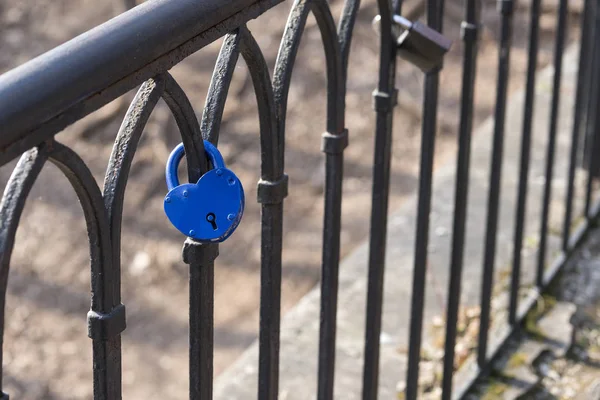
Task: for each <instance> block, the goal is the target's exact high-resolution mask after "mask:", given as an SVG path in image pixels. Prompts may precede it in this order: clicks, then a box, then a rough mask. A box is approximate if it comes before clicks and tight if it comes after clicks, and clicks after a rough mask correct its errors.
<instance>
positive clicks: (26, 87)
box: [0, 0, 283, 165]
mask: <svg viewBox="0 0 600 400" xmlns="http://www.w3.org/2000/svg"><path fill="white" fill-rule="evenodd" d="M282 1H283V0H150V1H147V2H145V3H143V4H141V5H139V6H137V7H135V8H133V9H131V10H129V11H127V12H125V13H123V14H121V15H119V16H117V17H115V18H113V19H111V20H109V21H108V22H106V23H104V24H102V25H99V26H98V27H96V28H94V29H92V30H90V31H88V32H86V33H84V34H82V35H80V36H78V37H76V38H74V39H72V40H70V41H68V42H66V43H64V44H63V45H61V46H59V47H57V48H55V49H53V50H51V51H49V52H47V53H45V54H42V55H41V56H39V57H37V58H34V59H33V60H31V61H29V62H27V63H25V64H23V65H21V66H20V67H17V68H15V69H13V70H11V71H9V72H7V73H5V74H3V75H0V165H2V164H5V163H6V162H7V161H9V160H10V159H12V158H15V157H17V156H18V155H19V154H20V153H21V152H23V151H25V150H27V148H30V147H32V146H35V145H37V144H38V143H40V142H41V141H43V140H45V139H47V138H49V137H51V136H52V135H54V134H56V133H57V132H58V131H60V130H61V129H63V128H64V127H66V126H67V125H69V124H71V123H73V122H75V121H76V120H78V119H80V118H82V117H83V116H85V115H87V114H89V113H91V112H92V111H94V110H97V109H98V108H100V107H102V106H103V105H105V104H107V103H108V102H110V101H112V100H114V99H115V98H117V97H118V96H120V95H122V94H124V93H125V92H127V91H128V90H131V89H132V88H134V87H135V86H136V85H138V84H140V83H141V82H143V81H144V80H146V79H149V78H151V77H153V76H154V75H155V74H157V73H158V72H161V71H164V70H166V69H168V68H171V67H172V66H173V65H175V64H176V63H178V62H179V61H181V60H182V59H183V58H185V57H187V56H188V55H190V54H191V53H193V52H194V51H197V50H198V49H200V48H202V47H204V46H206V45H207V44H209V43H210V42H212V41H214V40H216V39H218V38H219V37H221V36H223V35H224V34H226V33H227V32H228V31H231V30H233V29H235V28H237V27H238V26H240V25H242V24H243V23H245V22H247V21H248V20H250V19H253V18H256V17H257V16H258V15H260V14H261V13H262V12H264V11H265V10H267V9H269V8H271V7H272V6H273V5H275V4H277V3H280V2H282ZM52 120H56V121H53V122H54V123H50V122H51V121H52ZM45 124H48V125H50V126H47V127H44V126H43V125H45Z"/></svg>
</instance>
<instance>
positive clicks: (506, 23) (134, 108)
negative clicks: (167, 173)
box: [0, 0, 600, 400]
mask: <svg viewBox="0 0 600 400" xmlns="http://www.w3.org/2000/svg"><path fill="white" fill-rule="evenodd" d="M281 1H282V0H231V1H227V2H223V1H222V0H201V1H188V0H150V1H148V2H146V3H144V4H142V5H140V6H137V7H136V8H134V9H132V10H130V11H128V12H126V13H124V14H122V15H120V16H118V17H116V18H114V19H113V20H111V21H109V22H107V23H105V24H103V25H101V26H100V27H98V28H95V29H93V30H91V31H89V32H87V33H85V34H83V35H81V36H79V37H77V38H75V39H73V40H71V41H69V42H68V43H66V44H64V45H62V46H60V47H58V48H56V49H54V50H52V51H50V52H48V53H46V54H44V55H42V56H40V57H38V58H36V59H34V60H32V61H30V62H28V63H26V64H24V65H22V66H20V67H18V68H16V69H14V70H12V71H10V72H8V73H6V74H4V75H2V76H0V129H1V132H2V134H1V135H0V162H1V164H2V165H5V164H6V163H8V162H9V161H11V160H13V159H15V158H16V157H19V156H20V157H21V159H20V161H19V163H18V165H17V167H16V168H15V170H14V172H13V174H12V177H11V179H10V181H9V183H8V185H7V187H6V189H5V192H4V197H3V199H2V204H1V208H0V221H1V226H0V293H1V294H2V295H1V296H0V310H1V312H2V316H1V318H0V323H1V324H2V325H1V326H0V329H2V330H3V329H4V323H5V321H4V308H5V307H4V306H5V297H6V288H7V283H8V282H7V281H8V272H9V266H10V257H11V252H12V249H13V245H14V239H15V235H16V231H17V228H18V225H19V218H20V216H21V213H22V211H23V208H24V205H25V201H26V199H27V196H28V194H29V192H30V189H31V187H32V185H33V184H34V182H35V180H36V178H37V177H38V175H39V173H40V171H41V170H42V168H43V167H44V165H45V163H46V162H47V161H50V162H51V163H53V164H55V165H56V166H57V167H58V168H59V169H60V170H61V171H62V172H63V173H64V174H65V176H66V177H67V178H68V179H69V181H70V183H71V185H72V186H73V188H74V190H75V191H76V193H77V195H78V197H79V200H80V202H81V205H82V208H83V211H84V213H85V218H86V223H87V228H88V234H89V244H90V254H91V288H92V299H91V310H90V312H89V314H88V331H89V336H90V338H91V339H92V346H93V371H94V398H95V399H118V398H121V338H120V334H121V332H122V331H123V330H124V329H125V325H126V324H125V306H124V305H123V304H121V292H120V273H121V272H120V248H121V243H120V240H121V238H120V231H121V218H122V209H123V201H124V193H125V187H126V185H127V181H128V173H129V170H130V167H131V164H132V160H133V158H134V155H135V152H136V147H137V145H138V142H139V140H140V136H141V134H142V131H143V128H144V125H145V124H146V122H147V121H148V118H149V116H150V114H151V112H152V110H153V108H154V107H155V105H156V104H157V102H158V100H159V99H161V98H162V99H163V100H164V101H165V102H166V103H167V104H168V106H169V108H170V109H171V111H172V113H173V115H174V117H175V120H176V122H177V125H178V127H179V130H180V134H181V138H182V141H183V144H184V146H185V150H186V154H187V162H188V175H189V180H190V181H197V180H198V179H199V177H200V176H201V175H202V174H203V173H204V172H205V171H206V170H207V168H208V163H207V161H206V159H205V157H204V147H203V139H207V140H209V141H211V142H212V143H214V144H217V143H218V139H219V127H220V121H221V117H222V112H223V108H224V104H225V99H226V97H227V93H228V89H229V84H230V82H231V79H232V76H233V72H234V67H235V65H236V62H237V60H238V58H239V56H240V55H241V56H242V57H243V58H244V60H245V61H246V64H247V66H248V69H249V72H250V75H251V77H252V82H253V84H254V88H255V92H256V98H257V102H258V109H259V116H260V145H261V171H260V176H261V179H260V181H259V183H258V201H259V202H260V203H261V204H262V242H261V243H262V244H261V293H260V296H261V305H260V332H259V344H260V361H259V378H258V379H259V391H258V398H260V399H276V398H277V397H278V374H279V371H278V366H279V330H280V297H281V269H282V259H281V252H282V221H283V200H284V198H285V197H286V195H287V182H288V180H287V176H286V175H285V173H284V141H285V118H286V105H287V99H288V90H289V87H290V79H291V73H292V69H293V66H294V62H295V58H296V54H297V51H298V46H299V42H300V39H301V37H302V33H303V28H304V25H305V23H306V19H307V16H308V15H309V13H311V12H312V13H313V14H314V16H315V17H316V20H317V23H318V26H319V29H320V31H321V34H322V39H323V46H324V48H325V54H326V63H325V64H326V65H325V69H326V73H327V132H325V133H324V134H323V137H322V150H323V151H324V152H325V159H326V174H325V177H326V178H325V179H326V180H325V188H326V190H325V195H324V207H325V218H324V227H323V254H322V279H321V295H322V296H321V318H320V324H321V325H320V338H319V343H320V346H319V358H318V360H319V361H318V398H319V399H323V400H325V399H332V398H334V393H333V387H334V385H333V382H334V359H335V346H336V342H335V339H336V310H337V287H338V266H339V258H340V224H341V201H342V178H343V165H344V159H343V151H344V148H345V147H346V145H347V144H348V135H349V134H348V130H347V129H346V125H345V123H344V112H345V92H346V76H347V65H348V57H349V52H350V44H351V39H352V33H353V28H354V24H355V21H356V17H357V12H358V10H359V5H360V1H359V0H346V3H345V6H344V9H343V14H342V16H341V18H340V19H339V25H338V27H337V28H336V26H335V23H334V18H333V16H332V15H331V11H330V8H329V5H328V3H327V2H326V1H325V0H296V1H295V2H294V4H293V5H292V9H291V14H290V17H289V20H288V22H287V26H286V29H285V32H284V35H283V39H282V41H281V45H280V50H279V55H278V58H277V61H276V64H275V69H274V72H273V77H272V78H271V74H270V72H269V70H268V68H267V64H266V62H265V60H264V58H263V55H262V53H261V49H260V48H259V46H258V44H257V43H256V41H255V40H254V38H253V36H252V34H251V33H250V31H249V30H248V29H247V28H246V27H245V23H246V22H247V21H249V20H250V19H253V18H256V17H258V16H259V15H260V14H261V13H263V12H264V11H266V10H268V9H269V8H271V7H273V6H274V5H276V4H277V3H280V2H281ZM378 6H379V13H380V17H381V19H380V42H379V45H380V50H381V51H380V60H379V85H378V87H377V88H376V90H375V91H374V92H373V105H374V109H375V113H376V126H375V135H374V139H375V154H374V162H373V187H372V213H371V232H370V256H369V262H368V271H369V272H368V274H369V277H368V300H367V315H366V324H365V332H366V337H365V359H364V374H363V377H364V381H363V394H362V397H363V398H364V399H365V400H367V399H368V400H372V399H376V398H377V387H378V374H379V371H378V367H379V341H380V340H379V338H380V333H381V322H382V321H381V318H382V287H383V279H384V269H385V265H384V259H385V252H386V246H385V243H386V229H385V227H386V225H387V216H388V190H389V179H390V175H389V173H390V158H391V149H392V146H391V142H392V122H393V110H394V106H395V105H396V103H397V93H398V92H397V90H396V88H395V70H396V61H397V51H398V48H399V47H402V44H400V45H398V43H397V39H398V38H397V36H396V35H395V34H394V33H393V32H394V31H395V30H396V28H397V23H396V22H394V20H395V19H394V16H395V15H400V14H401V8H402V7H401V6H402V4H401V1H396V2H395V3H394V4H391V3H389V1H388V0H378ZM514 7H515V4H514V0H499V1H498V10H499V18H500V20H501V32H500V38H499V43H500V44H499V60H498V82H497V89H496V108H495V128H494V135H493V152H492V158H491V175H490V177H489V182H490V186H489V197H488V198H489V201H488V210H487V232H486V235H485V239H484V240H485V257H484V260H483V281H482V293H483V295H482V296H481V319H480V327H481V328H480V333H479V343H478V350H477V351H478V357H477V363H478V366H479V371H478V374H477V375H485V374H487V373H489V372H490V366H491V362H492V361H493V360H494V358H495V357H496V355H497V354H498V351H499V350H500V349H501V348H502V344H504V343H506V340H507V339H508V338H509V337H510V335H511V334H512V333H513V332H515V331H516V330H517V329H518V328H519V326H520V325H521V323H522V321H523V318H524V315H525V313H526V312H527V311H528V310H529V309H530V308H531V306H532V305H533V304H534V301H535V296H534V297H533V298H531V299H530V300H528V301H529V303H527V304H519V301H518V300H519V297H518V289H519V286H520V276H521V260H522V255H521V249H522V247H523V240H524V234H523V232H524V226H523V223H524V222H523V221H524V220H525V218H524V217H525V213H526V200H527V188H528V177H529V173H528V168H529V165H530V150H531V137H532V118H530V116H531V115H532V113H533V110H534V98H535V88H536V86H535V78H536V71H537V56H538V48H539V29H540V21H539V18H540V7H541V1H540V0H532V4H531V21H530V25H529V30H530V31H529V55H528V68H527V83H526V91H525V110H524V114H525V115H526V117H525V118H524V122H523V130H522V136H521V137H522V139H521V140H522V143H521V157H520V175H519V190H518V196H517V212H516V215H515V221H516V224H515V231H514V246H513V247H514V253H513V257H512V259H513V263H512V272H511V285H510V306H509V318H508V321H507V322H508V324H510V325H511V326H512V329H511V330H510V332H509V333H508V334H507V335H506V337H505V338H503V340H501V341H500V342H501V345H500V346H497V347H495V348H493V349H490V348H489V347H490V346H489V345H488V343H489V342H490V341H489V337H488V332H489V326H490V307H491V306H490V302H491V295H489V293H491V292H492V285H493V278H494V263H495V253H496V241H497V226H498V215H499V213H498V210H499V207H500V204H499V199H500V196H499V191H500V181H501V170H502V169H501V167H502V165H501V164H502V149H503V137H504V126H505V124H504V122H505V112H506V105H507V88H508V79H509V60H510V53H511V37H512V19H513V9H514ZM443 11H444V2H443V0H428V2H427V23H428V25H429V26H430V27H432V28H433V29H435V30H437V31H442V17H443ZM567 11H568V7H567V0H560V3H559V7H558V19H557V21H558V22H557V27H556V37H555V41H556V42H555V43H556V44H555V50H554V59H553V64H554V80H553V89H552V104H551V121H550V130H549V132H548V133H547V135H548V144H547V155H546V168H545V184H544V192H543V193H544V195H543V204H542V213H541V218H540V244H539V251H538V261H537V278H536V285H537V288H538V289H539V291H538V292H536V293H540V292H541V291H542V290H544V288H545V287H546V286H547V284H548V283H549V282H550V280H551V279H552V278H553V277H554V276H555V275H556V273H557V271H558V270H559V269H560V267H561V266H562V265H563V263H564V261H565V260H566V259H567V257H568V255H569V254H570V253H571V252H572V251H573V249H574V248H575V247H576V246H577V245H578V243H579V242H580V241H581V239H582V238H583V236H584V235H585V232H586V231H587V229H588V227H589V226H591V225H592V224H593V223H594V221H595V218H596V216H597V214H598V207H597V206H596V205H593V204H592V203H593V201H592V197H593V196H592V189H593V177H594V175H595V174H594V173H593V172H594V171H595V170H596V169H597V168H596V161H597V160H598V157H597V156H594V154H595V152H594V151H591V150H590V149H596V148H598V144H597V143H596V141H597V138H598V135H596V133H597V132H598V128H599V127H598V124H599V123H600V113H598V112H597V110H598V100H599V98H600V84H599V83H598V78H599V75H598V73H597V71H598V70H599V68H600V40H596V38H598V37H599V33H600V31H599V29H600V3H599V2H598V1H596V0H585V6H584V12H583V13H582V21H581V57H580V61H579V70H578V71H579V72H578V81H577V93H576V104H575V110H574V119H573V124H572V138H571V150H570V162H569V170H568V188H567V191H566V192H567V193H566V198H565V203H566V207H565V210H566V212H565V215H564V229H563V232H562V253H561V254H560V256H559V257H558V259H557V260H556V262H555V263H554V264H552V267H551V268H546V264H547V260H546V253H547V252H546V251H545V249H546V246H547V242H546V237H547V233H548V229H549V228H548V219H549V218H548V217H549V212H550V197H551V193H552V177H553V174H554V172H555V171H553V167H554V165H555V163H554V157H555V146H556V136H557V114H558V109H559V108H560V86H561V66H562V62H563V50H564V47H565V35H566V22H567ZM405 28H406V27H405ZM461 28H462V39H463V41H464V56H463V73H462V94H461V98H460V104H461V106H460V124H459V127H458V159H457V160H458V164H457V178H456V197H455V211H454V224H453V230H452V251H451V259H450V265H449V268H450V282H449V290H448V294H449V295H448V302H447V319H446V325H445V326H446V335H445V356H444V367H443V395H442V398H444V399H449V398H451V397H452V396H456V397H463V396H464V395H465V394H466V393H467V392H468V391H469V389H470V386H471V385H470V383H472V382H470V383H469V384H467V385H466V386H464V387H462V388H460V390H458V391H456V390H455V391H454V393H453V388H452V383H453V375H454V351H455V343H456V337H457V318H458V310H459V300H460V295H459V294H460V293H461V278H462V276H461V275H462V267H463V249H464V246H465V222H466V214H467V193H468V176H469V159H470V139H471V133H472V120H473V113H474V95H473V93H474V87H475V71H476V62H477V44H478V36H479V32H480V3H479V1H477V0H465V4H464V22H463V23H462V25H461ZM223 36H225V40H224V43H223V47H222V50H221V53H220V55H219V58H218V61H217V65H216V68H215V73H214V75H213V80H212V82H211V86H210V91H209V94H208V97H207V101H206V105H205V108H204V112H203V115H202V119H201V121H200V122H199V121H198V120H197V119H196V115H195V112H194V109H193V108H192V105H191V104H190V102H189V101H188V99H187V97H186V94H185V93H184V91H183V90H182V88H181V87H180V86H179V85H178V84H177V82H176V81H175V80H174V79H173V77H172V76H171V75H170V74H169V73H168V72H167V71H168V70H169V69H170V68H171V67H173V66H174V65H176V64H177V63H179V62H180V61H181V60H183V59H184V58H186V57H187V56H189V55H191V54H192V53H194V52H196V51H198V50H199V49H201V48H203V47H205V46H206V45H207V44H209V43H211V42H213V41H215V40H216V39H218V38H220V37H223ZM439 71H440V68H435V69H433V70H431V71H429V72H427V73H426V75H425V84H424V89H423V90H424V100H423V115H422V136H421V140H422V145H421V146H422V147H421V165H420V176H419V189H418V209H417V231H416V241H415V249H414V250H415V257H414V281H413V288H412V309H411V318H410V321H407V323H410V345H409V359H408V376H407V380H406V381H407V386H406V398H407V399H415V398H416V397H417V393H418V379H419V360H420V354H421V347H422V346H421V337H422V335H421V333H422V331H423V323H424V321H423V319H424V295H425V278H426V268H424V267H423V266H426V265H427V256H428V254H427V247H428V238H429V214H430V211H431V197H432V174H433V155H434V146H435V136H436V114H437V103H438V86H439ZM140 84H141V87H140V89H139V90H138V92H137V95H136V97H135V99H134V100H133V102H132V104H131V106H130V108H129V110H128V112H127V116H126V118H125V121H124V123H123V124H122V127H121V130H120V131H119V133H118V136H117V139H116V142H115V145H114V148H113V153H112V156H111V158H110V162H109V165H108V168H107V170H106V178H105V181H104V188H103V190H101V189H100V187H99V186H98V185H97V183H96V181H95V180H94V178H93V176H92V175H91V173H90V171H89V169H88V168H87V166H86V165H85V163H84V162H83V161H82V159H81V158H80V157H79V156H78V155H77V154H76V153H75V152H74V151H73V150H71V149H70V148H68V147H66V146H64V145H62V144H60V143H59V142H57V141H56V140H55V135H56V134H57V133H59V132H60V131H61V130H63V129H64V128H65V127H67V126H68V125H70V124H72V123H74V122H75V121H77V120H79V119H81V118H83V117H84V116H86V115H88V114H90V113H92V112H94V111H95V110H97V109H99V108H100V107H102V106H103V105H105V104H107V103H109V102H110V101H112V100H114V99H115V98H117V97H119V96H121V95H123V94H125V93H126V92H127V91H129V90H131V89H133V88H135V87H136V86H138V85H140ZM350 134H351V133H350ZM584 136H585V138H586V140H585V142H582V141H581V138H583V137H584ZM581 143H585V145H581ZM586 149H587V151H585V153H586V154H587V156H586V157H585V158H584V160H585V161H584V163H586V165H585V167H586V168H587V169H588V171H591V172H592V173H588V179H587V190H586V198H585V211H584V214H585V215H584V217H585V221H584V222H583V223H582V224H581V225H580V226H579V228H578V229H577V230H575V231H574V230H573V229H572V222H573V220H575V218H576V216H575V215H574V211H573V209H574V207H573V200H574V196H575V191H574V184H573V182H574V177H575V170H576V168H577V167H578V163H579V162H580V161H579V160H580V158H581V157H580V155H581V154H582V153H584V150H586ZM217 256H218V245H215V244H201V243H198V242H195V241H193V240H191V239H188V240H187V241H186V242H185V245H184V250H183V258H184V262H185V263H187V264H189V267H190V268H189V269H190V276H189V285H190V286H189V291H190V309H189V318H190V320H189V321H190V332H189V337H190V342H189V343H190V347H189V349H190V350H189V376H190V398H191V399H210V398H212V381H213V368H212V357H213V344H212V343H213V291H214V288H213V268H214V263H215V260H216V258H217ZM9 323H10V322H9ZM0 357H1V353H0ZM0 365H1V362H0ZM0 376H1V374H0ZM2 398H3V399H7V398H8V395H7V394H4V395H3V397H2Z"/></svg>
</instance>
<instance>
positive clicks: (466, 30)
mask: <svg viewBox="0 0 600 400" xmlns="http://www.w3.org/2000/svg"><path fill="white" fill-rule="evenodd" d="M478 31H479V27H478V26H477V25H476V24H470V23H468V22H466V21H463V22H461V24H460V38H461V39H462V40H463V41H464V42H474V41H476V40H477V34H478Z"/></svg>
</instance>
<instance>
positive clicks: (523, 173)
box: [508, 0, 541, 324]
mask: <svg viewBox="0 0 600 400" xmlns="http://www.w3.org/2000/svg"><path fill="white" fill-rule="evenodd" d="M540 8H541V0H533V1H532V2H531V15H530V22H529V55H528V61H527V83H526V89H525V105H524V107H523V134H522V136H521V164H520V167H519V168H520V169H519V189H518V193H517V212H516V215H515V217H516V218H515V232H514V247H513V254H512V260H513V267H512V274H511V282H510V301H509V307H508V321H509V323H510V324H514V323H515V321H516V318H517V307H518V304H517V303H518V297H519V287H520V286H521V261H522V258H521V249H522V247H523V233H524V230H525V214H526V208H527V188H528V186H529V185H528V182H529V157H530V154H531V129H532V125H533V114H534V112H535V108H534V103H535V76H536V71H537V58H538V48H539V31H540Z"/></svg>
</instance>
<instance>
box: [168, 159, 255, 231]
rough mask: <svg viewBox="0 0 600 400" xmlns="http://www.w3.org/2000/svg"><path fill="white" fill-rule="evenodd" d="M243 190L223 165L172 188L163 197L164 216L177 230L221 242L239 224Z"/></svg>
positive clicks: (242, 206) (242, 205) (241, 212)
mask: <svg viewBox="0 0 600 400" xmlns="http://www.w3.org/2000/svg"><path fill="white" fill-rule="evenodd" d="M244 202H245V198H244V190H243V188H242V184H241V182H240V181H239V179H238V178H237V176H236V175H235V174H234V173H233V172H232V171H231V170H229V169H227V168H217V169H213V170H210V171H208V172H207V173H206V174H204V175H202V177H201V178H200V180H198V182H197V183H195V184H193V183H187V184H183V185H179V186H176V187H174V188H173V189H171V190H170V191H169V193H168V194H167V195H166V196H165V200H164V210H165V213H166V214H167V217H168V218H169V220H170V221H171V223H172V224H173V226H175V228H177V229H178V230H179V231H180V232H181V233H183V234H184V235H186V236H189V237H191V238H194V239H196V240H198V241H200V242H222V241H224V240H225V239H227V238H228V237H229V236H230V235H231V234H232V233H233V231H234V230H235V228H237V226H238V225H239V223H240V221H241V219H242V215H243V212H244Z"/></svg>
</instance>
